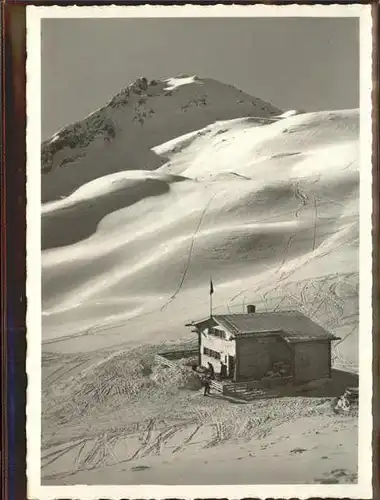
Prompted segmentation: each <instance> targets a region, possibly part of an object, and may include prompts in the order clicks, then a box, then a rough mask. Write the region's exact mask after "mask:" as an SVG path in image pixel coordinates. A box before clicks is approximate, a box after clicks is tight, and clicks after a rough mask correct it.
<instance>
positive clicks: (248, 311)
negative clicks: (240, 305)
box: [247, 304, 256, 314]
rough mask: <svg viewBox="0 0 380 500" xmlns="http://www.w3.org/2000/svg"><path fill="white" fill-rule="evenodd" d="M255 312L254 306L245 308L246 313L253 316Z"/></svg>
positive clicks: (250, 305)
mask: <svg viewBox="0 0 380 500" xmlns="http://www.w3.org/2000/svg"><path fill="white" fill-rule="evenodd" d="M255 312H256V306H254V305H253V304H249V305H248V306H247V313H248V314H254V313H255Z"/></svg>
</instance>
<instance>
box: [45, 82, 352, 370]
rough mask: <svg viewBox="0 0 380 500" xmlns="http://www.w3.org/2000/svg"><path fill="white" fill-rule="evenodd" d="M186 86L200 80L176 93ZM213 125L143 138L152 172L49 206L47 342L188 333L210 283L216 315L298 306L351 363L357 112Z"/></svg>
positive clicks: (104, 342) (82, 190) (89, 187)
mask: <svg viewBox="0 0 380 500" xmlns="http://www.w3.org/2000/svg"><path fill="white" fill-rule="evenodd" d="M182 83H183V82H182ZM166 84H167V85H171V86H173V84H174V82H173V81H170V82H167V83H166ZM207 84H208V83H207ZM192 85H198V86H199V87H202V85H206V84H204V83H199V82H198V83H188V84H183V85H180V86H179V87H178V91H179V90H180V89H186V88H188V89H189V88H191V86H192ZM215 86H216V88H218V89H219V88H220V87H219V86H218V85H217V84H216V83H215ZM224 88H225V86H223V89H224ZM226 88H227V89H229V87H226ZM229 91H230V89H229V90H228V92H229ZM231 91H232V89H231ZM192 92H193V90H192ZM234 92H235V90H234ZM160 99H161V98H160ZM227 107H228V106H227ZM197 110H198V111H197V112H198V113H200V121H203V119H204V116H203V113H204V110H203V108H200V109H198V108H197ZM181 116H182V115H181ZM195 117H196V112H195V111H194V121H193V122H192V123H195V122H196V119H195ZM217 118H218V119H217V120H215V119H214V118H213V119H212V120H210V121H209V122H208V123H206V124H205V126H202V127H200V128H199V129H191V130H187V128H191V127H190V126H189V127H188V126H187V125H186V126H183V127H182V125H181V121H180V120H179V119H178V118H177V128H178V131H180V130H181V129H182V132H184V133H182V134H180V133H178V134H174V133H173V132H172V133H173V135H172V136H170V134H169V133H167V134H166V135H167V136H169V137H166V138H165V140H164V141H162V142H160V141H156V137H157V135H159V134H158V132H157V135H155V134H153V132H152V135H149V134H148V138H146V144H147V145H148V144H149V145H150V147H151V148H152V150H151V151H150V152H151V153H152V154H153V155H155V156H156V157H157V158H161V159H162V162H161V165H162V166H161V167H160V168H159V169H158V170H156V171H155V172H152V171H144V170H139V171H136V172H132V171H131V170H129V169H128V168H125V169H124V171H118V173H117V174H115V172H114V169H113V166H112V165H113V164H111V167H110V171H109V172H108V174H107V175H105V176H103V178H102V179H98V180H94V179H90V180H89V182H88V183H83V184H82V185H80V186H78V189H77V191H75V192H74V193H73V194H72V195H71V196H68V197H66V198H65V199H63V200H61V201H56V202H53V203H49V204H46V205H45V206H44V209H43V215H42V228H43V246H44V248H46V250H44V252H43V277H42V278H43V309H44V312H43V337H44V339H45V340H49V339H50V340H53V339H54V338H57V337H60V336H67V335H78V334H79V335H83V334H86V335H85V336H83V337H82V338H80V337H79V338H76V340H75V341H74V342H75V349H84V350H87V349H96V348H98V347H105V346H110V345H115V344H122V343H123V342H127V341H136V342H141V341H144V340H148V339H150V340H151V339H157V340H158V339H166V338H176V337H178V336H181V335H184V334H186V329H185V327H184V326H183V325H184V323H185V322H186V321H188V320H191V319H194V318H197V317H199V316H203V315H206V314H207V313H208V289H207V287H208V279H209V276H210V274H212V276H213V280H214V283H215V294H214V303H215V308H216V310H218V311H227V310H231V311H235V312H241V311H242V310H243V309H242V308H243V306H244V303H245V304H246V303H248V302H253V303H256V304H258V307H259V308H260V307H261V308H265V307H269V308H270V309H274V308H276V307H280V308H281V307H282V308H287V309H289V308H296V309H299V310H302V311H304V312H305V313H307V314H308V315H310V316H311V317H313V318H314V319H315V320H317V321H319V322H321V323H322V324H324V325H325V326H326V327H327V328H329V329H330V330H331V331H333V332H335V333H336V334H338V335H341V336H342V337H344V338H345V340H344V342H342V343H341V344H340V345H339V348H338V350H337V352H336V356H338V357H339V359H343V362H344V363H346V364H347V363H350V364H351V365H352V366H354V365H355V363H356V361H357V357H356V355H357V314H358V311H357V273H358V188H359V164H358V111H357V110H348V111H336V112H320V113H299V114H295V113H289V115H285V116H282V117H279V116H278V113H277V115H275V114H274V113H273V116H272V118H271V119H268V117H265V119H263V118H260V119H258V118H257V117H256V118H253V117H248V116H244V115H243V116H240V117H239V118H238V117H236V116H235V117H233V118H232V119H230V120H226V119H221V118H220V117H219V116H218V117H217ZM186 119H187V118H185V121H186ZM168 122H169V121H168ZM147 130H148V129H147ZM149 130H151V131H152V130H153V126H152V128H151V129H149ZM163 135H165V134H163ZM167 139H169V140H167ZM139 144H140V143H139ZM114 152H115V150H114ZM159 163H160V162H159ZM83 166H84V167H85V165H82V167H83ZM106 167H107V164H105V166H104V168H105V169H106ZM78 168H79V166H78ZM98 172H99V171H98ZM53 174H54V171H53ZM49 175H51V174H48V176H49ZM344 277H346V281H347V280H348V281H349V282H350V283H351V285H350V287H349V288H344V287H342V286H341V282H342V279H343V278H344ZM344 280H345V279H343V281H344ZM300 290H303V291H302V293H301V295H300V293H299V291H300ZM284 295H286V297H287V300H285V301H284V300H283V297H284ZM281 301H282V302H281ZM88 335H91V342H89V341H88V338H89V337H88ZM346 337H347V338H346ZM70 342H73V341H68V342H67V343H63V344H62V343H60V349H67V350H71V349H74V347H73V345H74V344H72V343H70ZM51 346H52V344H50V345H49V348H51ZM337 359H338V358H337ZM351 365H350V366H351Z"/></svg>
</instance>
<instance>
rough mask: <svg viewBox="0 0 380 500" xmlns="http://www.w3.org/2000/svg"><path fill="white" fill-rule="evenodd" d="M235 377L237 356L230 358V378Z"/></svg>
mask: <svg viewBox="0 0 380 500" xmlns="http://www.w3.org/2000/svg"><path fill="white" fill-rule="evenodd" d="M234 376H235V356H230V355H229V356H228V378H234Z"/></svg>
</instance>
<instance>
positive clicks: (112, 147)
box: [27, 5, 372, 499]
mask: <svg viewBox="0 0 380 500" xmlns="http://www.w3.org/2000/svg"><path fill="white" fill-rule="evenodd" d="M370 19H371V18H370V6H363V5H362V6H360V5H351V6H315V7H311V6H308V7H300V6H296V5H293V6H292V5H288V6H286V7H276V6H270V7H269V6H263V5H261V6H257V5H256V6H251V7H248V6H247V7H236V6H235V7H234V6H230V7H227V6H224V7H223V6H215V7H200V6H198V7H196V6H182V7H179V6H177V7H149V6H143V7H134V8H132V7H102V8H100V7H28V65H27V81H28V131H27V132H28V136H27V148H28V160H27V162H28V165H27V177H28V186H27V200H28V207H27V209H28V248H27V253H28V263H27V269H28V283H27V291H28V292H27V293H28V360H27V366H28V378H29V385H28V410H27V415H28V478H29V479H28V480H29V484H30V488H31V494H32V496H33V497H35V498H41V499H42V498H44V499H45V498H46V499H48V498H57V497H58V498H59V497H61V498H63V497H64V498H69V497H70V498H73V497H77V498H95V497H98V498H100V497H101V496H103V497H107V498H120V495H121V494H124V495H126V496H131V495H136V496H137V495H140V496H137V497H138V498H147V497H148V496H150V497H151V498H152V497H154V498H161V495H162V498H165V496H166V497H168V496H170V495H176V497H177V498H178V497H185V496H186V497H193V496H194V495H207V494H208V496H214V497H215V496H218V495H219V496H220V495H222V496H225V497H227V496H230V497H231V496H233V495H235V496H236V495H238V496H239V497H242V496H244V495H245V496H247V495H251V496H257V497H261V498H265V497H268V496H271V495H274V496H276V495H277V496H278V495H280V496H281V497H283V498H286V497H297V498H302V497H303V496H304V497H305V498H306V497H308V496H329V497H343V496H345V497H347V498H370V496H368V497H367V496H366V495H371V474H372V470H371V469H372V466H371V425H372V424H371V391H372V385H371V384H372V382H371V380H372V372H371V356H372V351H371V349H372V346H371V342H372V341H371V335H372V311H371V286H372V284H371V283H372V276H371V252H372V248H371V210H372V199H371V189H372V188H371V182H372V177H371V176H372V173H371V168H372V167H371V147H372V146H371V144H372V143H371V141H372V137H371V134H372V124H371V85H372V83H371V50H372V46H371V20H370ZM359 393H360V394H359ZM159 485H161V486H159ZM163 485H165V486H163ZM113 488H114V489H113ZM161 491H162V493H161Z"/></svg>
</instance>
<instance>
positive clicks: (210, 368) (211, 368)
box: [207, 361, 215, 379]
mask: <svg viewBox="0 0 380 500" xmlns="http://www.w3.org/2000/svg"><path fill="white" fill-rule="evenodd" d="M207 366H208V371H209V377H210V379H214V378H215V371H214V367H213V365H212V363H210V361H209V362H208V363H207Z"/></svg>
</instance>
